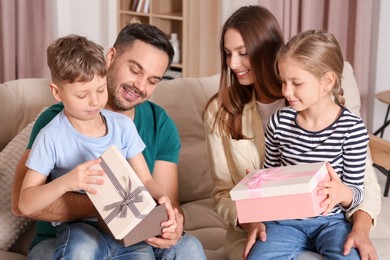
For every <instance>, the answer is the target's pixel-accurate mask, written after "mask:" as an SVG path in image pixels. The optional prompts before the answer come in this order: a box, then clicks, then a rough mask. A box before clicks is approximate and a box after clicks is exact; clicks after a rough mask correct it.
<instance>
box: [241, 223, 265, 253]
mask: <svg viewBox="0 0 390 260" xmlns="http://www.w3.org/2000/svg"><path fill="white" fill-rule="evenodd" d="M241 226H242V227H243V228H245V229H247V230H248V236H247V240H246V245H245V249H244V254H243V257H244V259H246V258H247V256H248V255H249V252H250V251H251V249H252V247H253V245H254V244H255V243H256V241H257V238H259V239H260V241H262V242H265V241H266V240H267V233H266V227H265V225H264V224H263V223H262V222H260V223H250V224H241Z"/></svg>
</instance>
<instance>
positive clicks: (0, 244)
mask: <svg viewBox="0 0 390 260" xmlns="http://www.w3.org/2000/svg"><path fill="white" fill-rule="evenodd" d="M34 122H35V120H34ZM34 122H31V123H30V124H28V125H27V126H26V127H25V128H24V129H23V130H22V131H21V132H19V134H18V135H17V136H15V137H14V138H13V139H12V140H11V142H9V143H8V145H7V146H6V147H5V148H4V149H3V150H2V151H1V152H0V250H5V251H7V250H8V249H9V248H11V247H12V245H13V244H14V243H15V241H16V239H18V238H19V236H20V235H21V234H22V233H23V232H24V231H25V230H26V229H27V228H28V227H29V224H30V223H31V220H30V219H27V218H23V217H18V216H14V215H13V214H12V211H11V192H12V182H13V178H14V172H15V168H16V165H17V163H18V162H19V160H20V158H21V157H22V154H23V153H24V151H25V150H26V147H27V142H28V139H29V137H30V133H31V129H32V127H33V125H34Z"/></svg>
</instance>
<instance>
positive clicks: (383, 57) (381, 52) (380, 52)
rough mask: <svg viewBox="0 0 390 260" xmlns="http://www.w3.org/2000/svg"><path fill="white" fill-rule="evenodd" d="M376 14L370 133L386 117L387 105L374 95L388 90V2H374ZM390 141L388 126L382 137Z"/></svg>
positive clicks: (389, 59) (389, 66)
mask: <svg viewBox="0 0 390 260" xmlns="http://www.w3.org/2000/svg"><path fill="white" fill-rule="evenodd" d="M375 2H376V4H378V6H376V12H377V16H378V18H379V19H378V24H376V25H374V26H375V27H376V28H375V30H374V35H372V37H373V38H374V39H375V38H376V39H377V42H376V46H375V45H374V46H373V48H372V54H373V56H374V59H373V60H372V62H371V68H372V70H371V76H372V78H371V87H372V98H371V101H372V104H371V106H370V108H371V110H370V111H369V113H368V114H369V115H372V117H371V120H370V122H367V124H368V127H369V129H370V130H371V131H375V130H376V129H378V128H379V127H380V126H381V125H382V124H383V120H384V118H385V115H386V109H387V105H386V104H384V103H382V102H380V101H378V100H376V99H375V97H374V94H375V93H378V92H381V91H385V90H390V71H389V70H390V48H389V46H390V28H389V24H390V16H389V15H388V14H389V11H390V1H388V0H380V1H375ZM383 137H384V138H385V139H387V140H390V126H389V127H388V128H387V130H386V131H385V135H384V136H383Z"/></svg>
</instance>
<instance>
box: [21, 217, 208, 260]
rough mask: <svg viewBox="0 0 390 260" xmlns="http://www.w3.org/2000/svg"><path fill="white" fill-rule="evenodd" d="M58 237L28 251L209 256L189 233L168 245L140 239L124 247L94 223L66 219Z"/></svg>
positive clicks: (39, 255) (42, 255) (64, 255)
mask: <svg viewBox="0 0 390 260" xmlns="http://www.w3.org/2000/svg"><path fill="white" fill-rule="evenodd" d="M57 228H58V236H57V238H56V239H47V240H43V241H41V242H40V243H38V244H37V245H36V246H34V247H33V248H32V249H31V251H30V252H29V259H37V260H38V259H39V260H42V259H72V260H73V259H83V260H84V259H99V260H100V259H161V260H169V259H206V256H205V254H204V251H203V247H202V245H201V244H200V242H199V241H198V240H197V239H196V238H195V237H193V236H191V235H188V234H186V235H185V236H183V238H182V239H180V240H179V241H178V243H177V244H176V245H175V246H173V247H170V248H168V249H159V248H155V247H152V246H151V245H149V244H147V243H145V242H140V243H138V244H135V245H132V246H129V247H123V246H122V245H120V244H119V243H117V242H116V241H115V240H114V239H112V238H111V237H110V236H109V235H107V234H105V233H104V232H102V231H100V230H99V229H98V228H97V227H96V226H95V225H91V224H88V223H85V222H76V223H65V224H62V225H60V226H58V227H57Z"/></svg>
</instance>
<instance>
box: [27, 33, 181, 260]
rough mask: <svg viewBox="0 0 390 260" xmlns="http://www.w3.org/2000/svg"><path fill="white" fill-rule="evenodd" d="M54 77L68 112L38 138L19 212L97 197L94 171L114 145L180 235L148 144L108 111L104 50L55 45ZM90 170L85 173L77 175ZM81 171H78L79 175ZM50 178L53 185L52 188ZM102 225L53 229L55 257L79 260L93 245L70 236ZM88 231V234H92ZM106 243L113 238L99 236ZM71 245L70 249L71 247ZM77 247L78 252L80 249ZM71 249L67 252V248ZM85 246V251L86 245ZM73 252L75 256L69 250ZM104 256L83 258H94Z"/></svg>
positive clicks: (80, 43) (83, 42)
mask: <svg viewBox="0 0 390 260" xmlns="http://www.w3.org/2000/svg"><path fill="white" fill-rule="evenodd" d="M47 61H48V66H49V68H50V71H51V77H52V83H51V84H50V90H51V92H52V94H53V96H54V97H55V98H56V99H57V100H58V101H61V102H63V105H64V109H63V110H62V111H61V112H60V113H59V114H58V115H57V116H56V117H55V118H54V119H53V120H52V121H51V122H50V123H49V124H48V125H47V126H46V127H45V128H44V129H42V131H41V132H40V133H39V134H38V136H37V139H36V141H35V142H34V145H33V147H32V149H31V153H30V156H29V158H28V160H27V163H26V166H27V167H28V168H29V170H28V172H27V175H26V177H25V179H24V182H23V184H22V189H21V194H20V201H19V207H20V209H21V211H22V212H23V213H24V214H32V213H34V212H36V211H39V210H41V209H43V208H45V207H47V206H49V205H50V204H51V203H52V202H54V201H55V200H56V199H58V198H59V197H60V196H62V195H63V194H64V193H66V192H69V191H79V190H84V191H86V192H90V193H95V192H96V191H95V190H94V189H93V188H92V187H91V186H90V184H102V181H101V180H99V178H97V177H98V176H100V175H102V174H104V173H103V172H100V171H93V170H88V168H89V167H90V166H92V165H94V164H96V163H99V159H96V158H98V157H99V156H100V155H101V154H102V153H103V152H104V151H105V150H106V149H107V148H108V147H109V146H110V145H113V144H114V145H116V146H117V147H118V148H120V150H121V151H122V153H123V155H124V156H125V157H126V158H127V159H128V161H129V163H130V165H131V166H132V168H133V169H134V170H135V172H136V173H137V175H138V176H139V178H140V179H141V181H142V182H143V183H144V185H145V186H146V188H147V189H148V190H149V192H150V193H151V195H152V196H153V197H154V198H157V199H158V202H159V203H160V204H161V203H165V204H166V207H167V212H168V218H169V220H168V221H167V222H165V223H164V224H163V227H165V228H164V229H163V232H172V231H173V230H174V229H176V222H175V220H174V212H173V209H172V205H171V202H170V200H169V198H168V196H166V195H165V194H163V192H162V191H163V189H162V188H161V187H160V186H159V184H157V182H155V181H154V179H153V178H152V176H151V174H150V172H149V169H148V167H147V164H146V161H145V159H144V157H143V155H142V150H143V149H144V148H145V145H144V143H143V142H142V140H141V138H140V137H139V135H138V132H137V130H136V128H135V126H134V123H133V121H132V120H130V119H129V118H128V117H126V116H124V115H121V114H119V113H115V112H112V111H108V110H105V109H103V108H104V107H105V106H106V103H107V100H108V94H107V83H106V73H107V67H106V64H105V59H104V54H103V49H102V47H101V46H99V45H97V44H95V43H93V42H91V41H88V40H87V39H86V38H85V37H81V36H77V35H69V36H66V37H62V38H60V39H58V40H57V41H55V42H54V43H53V44H51V45H50V46H49V48H48V49H47ZM86 161H88V162H87V164H84V167H85V170H81V171H80V170H79V169H77V167H76V166H77V165H80V164H81V163H84V162H86ZM73 169H75V170H73ZM49 174H50V178H51V179H53V180H52V181H51V182H49V183H47V184H46V180H47V177H48V176H49ZM96 224H97V223H96V221H93V220H92V221H90V220H83V221H81V223H80V222H75V223H73V222H72V223H53V225H55V226H56V227H57V229H58V234H59V235H58V237H57V241H58V242H59V243H57V250H56V255H55V257H56V258H57V257H63V256H64V255H69V257H71V258H72V257H76V255H73V253H75V254H77V253H80V252H78V251H79V250H77V246H78V245H79V244H80V242H83V241H85V242H86V243H88V242H87V241H88V239H85V240H83V239H81V240H74V239H73V240H71V239H67V237H68V236H69V233H73V234H77V235H79V236H80V235H82V236H85V237H86V238H87V237H88V236H91V232H90V228H91V225H92V226H93V227H95V228H96V227H97V225H96ZM87 230H88V231H87ZM94 234H96V235H97V236H98V238H97V239H102V242H104V241H106V240H110V237H108V236H107V235H105V234H104V233H102V232H100V233H99V232H96V233H94ZM69 243H70V245H69ZM76 244H77V246H76ZM65 245H66V246H65ZM80 246H81V245H80ZM67 248H71V249H72V250H68V251H67V250H66V249H67ZM97 252H98V250H96V251H95V250H89V251H88V252H85V251H84V252H82V254H83V255H84V257H87V258H88V256H86V254H89V255H90V256H89V257H91V258H96V257H99V256H98V255H94V254H95V253H97Z"/></svg>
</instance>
